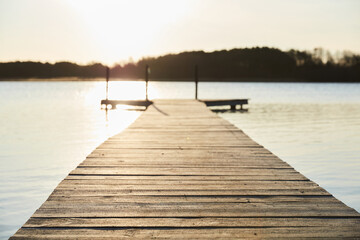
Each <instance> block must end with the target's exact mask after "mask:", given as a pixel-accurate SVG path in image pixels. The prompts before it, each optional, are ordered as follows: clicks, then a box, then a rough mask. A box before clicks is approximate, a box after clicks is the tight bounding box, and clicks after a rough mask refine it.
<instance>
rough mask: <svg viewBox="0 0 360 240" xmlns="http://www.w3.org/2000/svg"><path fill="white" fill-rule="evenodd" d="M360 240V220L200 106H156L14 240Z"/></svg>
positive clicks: (64, 185)
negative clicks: (263, 239)
mask: <svg viewBox="0 0 360 240" xmlns="http://www.w3.org/2000/svg"><path fill="white" fill-rule="evenodd" d="M45 238H46V239H48V238H50V239H134V238H140V239H141V238H142V239H150V238H177V239H196V238H211V239H214V238H219V239H224V238H242V239H249V238H261V239H262V238H273V239H279V238H283V239H289V238H326V239H328V238H341V239H343V238H360V214H359V213H358V212H356V211H355V210H354V209H352V208H350V207H347V206H346V205H345V204H343V203H342V202H341V201H339V200H337V199H336V198H334V197H333V196H332V195H331V194H329V193H328V192H327V191H325V190H324V189H323V188H321V187H319V186H318V185H317V184H316V183H314V182H312V181H310V180H309V179H307V178H306V177H305V176H303V175H302V174H300V173H299V172H297V171H296V170H294V169H293V168H292V167H291V166H290V165H289V164H287V163H286V162H284V161H282V160H281V159H279V158H278V157H276V156H275V155H274V154H272V153H271V152H269V151H268V150H266V149H265V148H264V147H262V146H260V145H259V144H257V143H256V142H254V141H253V140H252V139H250V138H249V137H248V136H247V135H246V134H244V133H243V132H242V131H241V130H240V129H238V128H236V127H235V126H234V125H232V124H230V123H229V122H227V121H226V120H224V119H222V118H221V117H218V116H217V115H216V114H215V113H213V112H211V111H210V110H208V109H207V108H206V106H205V104H204V103H202V102H199V101H195V100H161V101H160V100H159V101H154V104H153V105H150V106H149V107H148V108H147V110H146V111H145V112H144V113H143V114H142V115H141V116H140V117H139V118H138V119H137V120H136V121H135V122H134V123H133V124H132V125H130V126H129V127H128V128H127V129H126V130H125V131H124V132H122V133H120V134H118V135H115V136H113V137H111V138H109V139H108V140H107V141H105V142H104V143H103V144H101V145H100V146H99V147H98V148H96V149H95V150H94V151H93V152H92V153H91V154H90V155H89V156H88V157H87V158H86V159H85V160H84V161H83V162H82V163H81V164H80V165H79V166H78V167H77V168H76V169H75V170H73V171H72V172H70V174H69V175H68V176H67V177H66V178H65V179H64V180H63V181H62V182H61V183H60V184H59V185H58V186H57V188H56V189H55V190H54V192H53V193H52V194H51V195H50V197H49V198H48V199H47V201H45V202H44V204H43V205H42V206H41V207H40V208H39V209H38V210H37V211H36V212H35V213H34V214H33V216H32V217H31V218H30V219H29V220H28V221H27V222H26V223H25V224H24V225H23V227H22V228H20V229H19V230H18V231H17V232H16V234H15V235H14V236H13V237H12V238H11V239H45Z"/></svg>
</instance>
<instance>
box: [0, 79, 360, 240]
mask: <svg viewBox="0 0 360 240" xmlns="http://www.w3.org/2000/svg"><path fill="white" fill-rule="evenodd" d="M144 92H145V86H144V83H143V82H110V92H109V96H110V99H111V98H113V99H143V98H144V95H145V94H144ZM104 97H105V83H104V82H100V81H98V82H97V81H89V82H66V81H63V82H61V81H59V82H0V103H1V105H0V136H1V137H0V239H7V238H8V237H9V236H11V235H12V234H14V233H15V231H16V230H17V229H18V228H19V227H21V226H22V225H23V224H24V223H25V222H26V220H27V219H28V218H29V217H30V216H31V215H32V214H33V212H34V211H35V210H36V209H37V208H39V207H40V205H41V204H42V203H43V202H44V201H45V200H46V199H47V197H48V196H49V194H50V193H51V192H52V191H53V189H54V188H55V187H56V186H57V184H58V183H59V182H60V181H61V180H62V179H63V178H65V177H66V175H67V174H68V173H69V172H70V171H71V170H72V169H74V168H75V167H76V166H77V165H78V164H79V163H80V162H81V161H83V160H84V159H85V157H86V156H87V155H88V154H89V153H90V152H91V151H92V150H93V149H94V148H95V147H96V146H97V145H99V144H100V143H101V142H103V141H104V140H106V139H107V138H108V137H110V136H112V135H114V134H116V133H118V132H120V131H122V130H123V129H125V128H126V127H127V126H128V125H129V124H131V123H132V122H133V121H134V120H135V119H136V118H137V117H138V116H139V115H140V114H141V112H140V111H133V110H132V111H129V110H127V109H126V108H125V107H124V108H118V109H117V110H111V111H109V113H108V116H107V117H106V115H105V111H104V110H101V109H100V100H101V99H103V98H104ZM149 97H150V98H151V99H153V98H193V97H194V84H193V83H190V82H174V83H171V82H150V85H149ZM199 98H207V99H209V98H210V99H219V98H250V104H249V106H248V108H249V111H248V112H246V113H240V112H235V113H230V112H224V113H219V115H220V116H222V117H223V118H225V119H227V120H229V121H230V122H231V123H233V124H235V125H236V126H238V127H239V128H241V129H242V130H243V131H244V132H245V133H247V134H248V135H249V136H250V137H251V138H253V139H254V140H256V141H257V142H258V143H260V144H261V145H263V146H265V147H266V148H267V149H269V150H270V151H272V152H273V153H274V154H276V155H278V156H279V157H280V158H281V159H283V160H285V161H287V162H288V163H289V164H290V165H292V166H293V167H294V168H295V169H296V170H298V171H300V172H301V173H303V174H304V175H305V176H307V177H308V178H310V179H311V180H314V181H315V182H317V183H318V184H319V185H320V186H322V187H324V188H325V189H326V190H327V191H329V192H330V193H332V194H333V195H334V196H335V197H337V198H338V199H340V200H342V201H343V202H345V203H346V204H347V205H348V206H351V207H353V208H355V209H356V210H357V211H360V84H324V83H205V82H204V83H203V82H201V83H199Z"/></svg>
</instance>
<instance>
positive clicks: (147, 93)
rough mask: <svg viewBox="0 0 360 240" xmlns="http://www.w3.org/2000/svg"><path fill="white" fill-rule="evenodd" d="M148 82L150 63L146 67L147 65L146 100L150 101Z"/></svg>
mask: <svg viewBox="0 0 360 240" xmlns="http://www.w3.org/2000/svg"><path fill="white" fill-rule="evenodd" d="M148 82H149V65H146V67H145V83H146V101H149V98H148Z"/></svg>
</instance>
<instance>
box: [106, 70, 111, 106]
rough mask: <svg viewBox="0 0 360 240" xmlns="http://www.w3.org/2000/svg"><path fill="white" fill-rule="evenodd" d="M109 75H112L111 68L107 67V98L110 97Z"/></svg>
mask: <svg viewBox="0 0 360 240" xmlns="http://www.w3.org/2000/svg"><path fill="white" fill-rule="evenodd" d="M109 77H110V68H109V67H106V100H108V99H109Z"/></svg>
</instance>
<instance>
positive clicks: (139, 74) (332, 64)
mask: <svg viewBox="0 0 360 240" xmlns="http://www.w3.org/2000/svg"><path fill="white" fill-rule="evenodd" d="M146 65H149V66H150V69H151V72H150V80H192V79H193V77H194V66H195V65H198V69H199V80H200V81H269V82H271V81H286V82H291V81H302V82H304V81H308V82H360V55H356V54H353V53H351V52H343V53H342V54H337V55H336V56H333V55H331V54H330V52H328V51H325V50H323V49H322V48H317V49H315V50H314V51H312V52H308V51H298V50H290V51H281V50H279V49H276V48H267V47H262V48H259V47H256V48H243V49H232V50H221V51H214V52H204V51H193V52H182V53H179V54H168V55H164V56H160V57H147V58H143V59H141V60H139V61H138V62H135V63H134V62H129V63H126V64H123V65H120V64H118V65H115V66H113V67H111V70H110V76H111V78H125V79H142V78H144V75H145V66H146ZM105 68H106V66H104V65H103V64H101V63H93V64H89V65H78V64H76V63H71V62H58V63H55V64H50V63H41V62H7V63H0V78H1V80H16V79H19V80H20V79H24V78H63V77H78V78H98V77H102V78H103V77H105Z"/></svg>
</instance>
